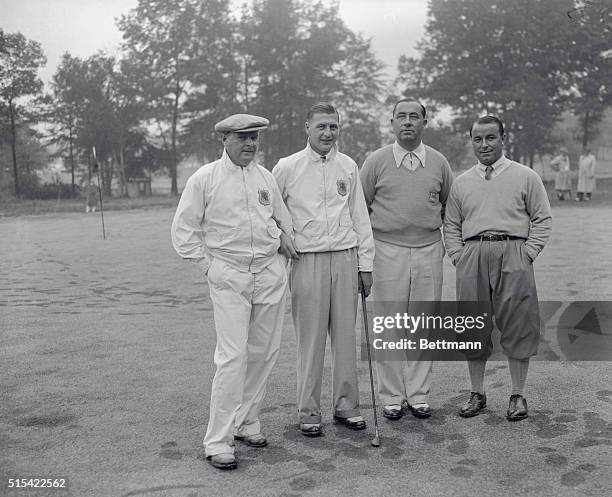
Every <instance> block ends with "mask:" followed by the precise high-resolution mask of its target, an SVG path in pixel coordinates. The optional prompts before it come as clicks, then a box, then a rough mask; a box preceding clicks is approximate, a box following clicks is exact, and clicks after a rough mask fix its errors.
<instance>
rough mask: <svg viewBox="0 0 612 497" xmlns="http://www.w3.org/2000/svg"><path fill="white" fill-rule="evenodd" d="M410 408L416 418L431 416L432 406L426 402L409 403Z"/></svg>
mask: <svg viewBox="0 0 612 497" xmlns="http://www.w3.org/2000/svg"><path fill="white" fill-rule="evenodd" d="M408 409H410V412H411V413H412V415H413V416H414V417H415V418H419V419H427V418H429V417H430V416H431V408H430V407H429V405H428V404H425V403H422V404H415V405H411V404H408Z"/></svg>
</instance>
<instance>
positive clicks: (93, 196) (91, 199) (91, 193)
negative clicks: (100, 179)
mask: <svg viewBox="0 0 612 497" xmlns="http://www.w3.org/2000/svg"><path fill="white" fill-rule="evenodd" d="M99 202H100V193H99V192H98V187H97V186H95V185H94V184H92V183H89V184H88V185H87V187H86V188H85V212H90V211H91V212H96V208H97V207H98V203H99Z"/></svg>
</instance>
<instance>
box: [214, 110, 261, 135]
mask: <svg viewBox="0 0 612 497" xmlns="http://www.w3.org/2000/svg"><path fill="white" fill-rule="evenodd" d="M269 125H270V121H268V120H267V119H266V118H265V117H259V116H252V115H251V114H234V115H233V116H229V117H226V118H225V119H223V121H219V122H218V123H217V124H215V131H217V132H219V133H230V132H232V131H233V132H234V133H248V132H249V131H259V130H260V129H266V128H267V127H268V126H269Z"/></svg>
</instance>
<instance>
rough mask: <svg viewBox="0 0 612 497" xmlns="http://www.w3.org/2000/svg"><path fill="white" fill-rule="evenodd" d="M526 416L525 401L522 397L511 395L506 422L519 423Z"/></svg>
mask: <svg viewBox="0 0 612 497" xmlns="http://www.w3.org/2000/svg"><path fill="white" fill-rule="evenodd" d="M527 415H528V414H527V399H525V397H523V396H522V395H511V396H510V402H509V404H508V412H507V413H506V419H507V420H508V421H521V420H522V419H525V418H526V417H527Z"/></svg>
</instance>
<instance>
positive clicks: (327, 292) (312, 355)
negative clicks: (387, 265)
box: [272, 103, 374, 437]
mask: <svg viewBox="0 0 612 497" xmlns="http://www.w3.org/2000/svg"><path fill="white" fill-rule="evenodd" d="M305 128H306V134H307V136H308V143H307V145H306V148H304V149H303V150H301V151H299V152H296V153H295V154H293V155H290V156H289V157H284V158H282V159H280V160H279V162H278V164H277V165H276V167H275V168H274V170H273V171H272V173H273V174H274V177H275V178H276V181H277V182H278V186H279V187H280V191H281V193H282V196H283V200H284V201H285V203H286V204H287V208H288V209H289V212H290V213H291V217H292V220H293V227H294V230H295V248H296V250H297V251H298V253H299V259H296V260H294V261H293V265H292V269H291V276H290V282H289V285H290V288H291V305H292V312H293V325H294V327H295V333H296V341H297V406H298V415H299V422H300V431H301V432H302V434H303V435H304V436H307V437H317V436H320V435H321V384H322V380H323V364H324V357H325V342H326V340H327V335H328V334H329V338H330V342H331V352H332V384H333V387H332V388H333V389H332V396H333V403H334V419H335V420H336V421H337V422H339V423H342V424H343V425H345V426H346V427H347V428H350V429H353V430H362V429H364V428H365V427H366V423H365V421H364V419H363V417H362V416H361V414H360V411H359V389H358V383H357V367H356V360H355V349H356V337H355V321H356V319H357V294H358V292H359V291H360V290H361V289H362V288H363V290H364V292H365V295H366V296H367V295H368V294H369V293H370V287H371V286H372V265H373V262H374V261H373V259H374V240H373V238H372V228H371V226H370V219H369V217H368V210H367V208H366V204H365V200H364V198H363V190H362V189H361V181H360V180H359V170H358V168H357V164H355V161H353V159H351V158H350V157H349V156H348V155H344V154H342V153H340V152H339V151H338V149H337V146H336V141H337V140H338V136H339V134H340V117H339V115H338V111H337V110H336V108H335V107H334V106H333V105H331V104H328V103H319V104H316V105H314V106H313V107H311V109H310V110H309V111H308V115H307V116H306V124H305Z"/></svg>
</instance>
